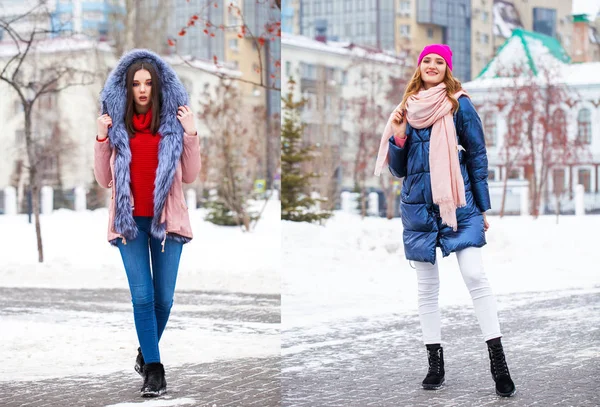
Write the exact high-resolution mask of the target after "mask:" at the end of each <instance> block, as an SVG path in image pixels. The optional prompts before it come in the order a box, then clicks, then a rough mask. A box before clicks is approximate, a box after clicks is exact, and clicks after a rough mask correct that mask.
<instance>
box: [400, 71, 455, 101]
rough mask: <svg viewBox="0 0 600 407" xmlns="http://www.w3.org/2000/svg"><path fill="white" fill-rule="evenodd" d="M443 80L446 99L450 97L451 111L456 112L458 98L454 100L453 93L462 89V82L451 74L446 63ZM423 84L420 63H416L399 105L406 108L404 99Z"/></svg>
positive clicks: (417, 90) (414, 93) (414, 92)
mask: <svg viewBox="0 0 600 407" xmlns="http://www.w3.org/2000/svg"><path fill="white" fill-rule="evenodd" d="M443 82H444V83H445V84H446V94H447V95H448V99H450V103H452V113H456V111H457V110H458V100H456V98H455V97H454V94H455V93H456V92H458V91H459V90H461V89H462V84H461V83H460V81H459V80H458V79H456V78H455V77H454V76H453V75H452V71H451V70H450V69H449V68H448V65H446V75H445V76H444V81H443ZM424 85H425V84H424V83H423V79H422V78H421V69H420V65H417V69H416V70H415V73H414V74H413V76H412V78H411V79H410V81H409V82H408V85H406V90H405V91H404V97H403V98H402V103H401V105H400V106H401V108H402V109H405V108H406V101H407V100H408V98H409V97H411V96H412V95H416V94H417V93H419V91H420V90H421V88H423V86H424Z"/></svg>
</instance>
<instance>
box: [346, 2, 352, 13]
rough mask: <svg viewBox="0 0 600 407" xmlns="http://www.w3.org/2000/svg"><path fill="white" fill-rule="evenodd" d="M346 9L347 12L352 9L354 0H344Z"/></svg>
mask: <svg viewBox="0 0 600 407" xmlns="http://www.w3.org/2000/svg"><path fill="white" fill-rule="evenodd" d="M344 11H345V12H350V11H352V0H345V1H344Z"/></svg>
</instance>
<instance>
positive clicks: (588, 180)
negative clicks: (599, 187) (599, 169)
mask: <svg viewBox="0 0 600 407" xmlns="http://www.w3.org/2000/svg"><path fill="white" fill-rule="evenodd" d="M577 184H581V185H583V190H584V191H585V192H586V193H590V192H592V172H591V171H590V170H588V169H585V168H582V169H580V170H579V171H578V172H577Z"/></svg>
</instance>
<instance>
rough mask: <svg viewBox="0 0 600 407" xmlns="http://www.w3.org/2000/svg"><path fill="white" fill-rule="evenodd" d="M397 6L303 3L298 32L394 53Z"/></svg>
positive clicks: (390, 0) (377, 0)
mask: <svg viewBox="0 0 600 407" xmlns="http://www.w3.org/2000/svg"><path fill="white" fill-rule="evenodd" d="M395 6H396V1H395V0H371V1H356V2H355V1H347V0H329V1H322V0H300V1H299V8H298V13H299V19H298V24H299V33H300V35H303V36H306V37H310V38H316V37H322V38H328V39H331V40H337V41H349V42H353V43H356V44H360V45H365V46H370V47H375V48H377V49H383V50H394V48H395V41H396V34H395V29H394V27H395V21H394V19H395V17H394V16H395ZM288 12H289V11H288Z"/></svg>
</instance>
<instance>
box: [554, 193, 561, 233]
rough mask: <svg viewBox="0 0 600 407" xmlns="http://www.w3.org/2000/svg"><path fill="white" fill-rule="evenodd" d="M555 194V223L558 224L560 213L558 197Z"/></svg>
mask: <svg viewBox="0 0 600 407" xmlns="http://www.w3.org/2000/svg"><path fill="white" fill-rule="evenodd" d="M555 196H556V224H557V225H558V217H559V215H560V197H559V195H558V194H556V195H555Z"/></svg>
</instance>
